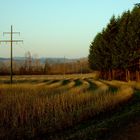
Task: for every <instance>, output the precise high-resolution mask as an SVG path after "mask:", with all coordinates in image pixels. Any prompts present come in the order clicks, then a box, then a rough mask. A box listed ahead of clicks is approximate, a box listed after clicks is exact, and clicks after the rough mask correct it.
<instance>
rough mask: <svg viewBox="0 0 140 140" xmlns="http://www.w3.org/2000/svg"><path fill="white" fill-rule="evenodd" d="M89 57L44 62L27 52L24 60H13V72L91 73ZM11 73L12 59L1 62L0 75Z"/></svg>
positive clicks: (16, 73)
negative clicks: (62, 61) (67, 60)
mask: <svg viewBox="0 0 140 140" xmlns="http://www.w3.org/2000/svg"><path fill="white" fill-rule="evenodd" d="M89 72H90V69H89V66H88V61H87V59H81V60H77V61H74V62H69V63H66V62H65V63H54V64H53V63H48V61H47V59H46V61H45V63H42V62H41V61H40V59H39V58H38V57H37V56H34V57H32V55H31V53H30V52H27V53H26V54H25V60H24V61H20V62H18V61H13V74H15V75H43V74H74V73H89ZM8 74H10V61H8V62H3V63H1V64H0V75H8Z"/></svg>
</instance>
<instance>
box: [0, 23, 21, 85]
mask: <svg viewBox="0 0 140 140" xmlns="http://www.w3.org/2000/svg"><path fill="white" fill-rule="evenodd" d="M5 34H10V40H0V43H10V46H11V52H10V55H11V66H10V83H11V84H12V83H13V43H19V42H23V40H13V34H19V35H20V32H13V26H12V25H11V32H3V35H5Z"/></svg>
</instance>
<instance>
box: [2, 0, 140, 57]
mask: <svg viewBox="0 0 140 140" xmlns="http://www.w3.org/2000/svg"><path fill="white" fill-rule="evenodd" d="M138 2H140V1H139V0H0V40H4V39H9V38H10V36H9V35H4V36H3V32H8V31H10V26H11V25H13V29H14V31H16V32H18V31H19V32H20V33H21V35H20V36H19V35H14V39H23V40H24V43H23V44H22V43H18V44H14V45H13V55H14V56H18V57H23V56H24V55H25V53H26V52H27V51H30V52H31V54H32V56H34V55H35V56H38V57H55V58H56V57H61V58H62V57H64V56H65V57H67V58H81V57H87V56H88V54H89V46H90V43H91V42H92V40H93V39H94V37H95V35H96V34H97V33H98V32H100V31H102V29H103V28H104V27H105V26H106V25H107V24H108V22H109V20H110V18H111V17H112V15H115V16H118V15H121V14H122V13H123V12H124V11H126V10H128V9H130V10H131V9H132V8H133V6H134V4H135V3H138ZM0 57H10V44H5V43H1V44H0Z"/></svg>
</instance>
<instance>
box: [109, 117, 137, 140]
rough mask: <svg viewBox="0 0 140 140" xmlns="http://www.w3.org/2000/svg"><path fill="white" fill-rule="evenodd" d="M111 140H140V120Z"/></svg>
mask: <svg viewBox="0 0 140 140" xmlns="http://www.w3.org/2000/svg"><path fill="white" fill-rule="evenodd" d="M109 140H140V119H139V120H138V121H136V122H133V123H130V124H129V125H128V126H127V127H125V129H122V128H121V129H120V130H119V131H118V132H117V133H116V134H114V135H113V136H112V137H111V138H110V139H109Z"/></svg>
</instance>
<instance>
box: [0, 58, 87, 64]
mask: <svg viewBox="0 0 140 140" xmlns="http://www.w3.org/2000/svg"><path fill="white" fill-rule="evenodd" d="M25 59H26V58H25V57H14V58H13V60H14V61H16V62H17V63H18V62H19V63H21V62H24V61H25ZM86 59H87V58H80V59H69V58H65V59H64V58H45V57H41V58H39V60H40V62H41V63H42V64H44V63H45V61H46V60H47V61H48V63H50V64H55V63H57V64H59V63H64V62H65V63H70V62H76V61H79V60H81V61H82V60H86ZM8 61H10V58H1V57H0V62H1V63H2V62H8Z"/></svg>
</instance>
